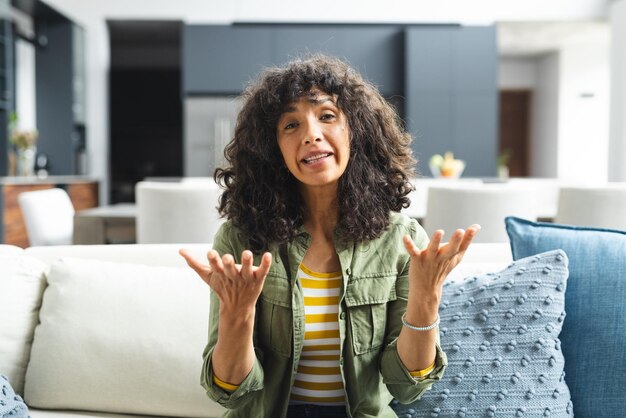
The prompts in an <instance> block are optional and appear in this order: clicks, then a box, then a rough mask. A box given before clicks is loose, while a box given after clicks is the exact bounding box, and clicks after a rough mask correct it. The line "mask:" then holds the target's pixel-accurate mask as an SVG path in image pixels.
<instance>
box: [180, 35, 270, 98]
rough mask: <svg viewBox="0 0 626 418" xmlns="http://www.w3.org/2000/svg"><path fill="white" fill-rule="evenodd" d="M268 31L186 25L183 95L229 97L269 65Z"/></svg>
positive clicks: (239, 90)
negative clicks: (225, 95)
mask: <svg viewBox="0 0 626 418" xmlns="http://www.w3.org/2000/svg"><path fill="white" fill-rule="evenodd" d="M270 39H271V36H270V29H269V28H256V27H247V26H208V25H191V26H190V25H186V26H185V27H184V29H183V58H182V60H183V67H182V68H183V92H184V93H186V94H208V95H210V94H232V93H239V92H241V91H242V90H243V87H244V86H245V84H246V83H247V82H248V81H249V80H250V79H251V78H253V77H254V76H255V75H257V74H258V72H259V71H260V70H261V69H262V68H263V67H265V66H267V65H270V64H271V56H272V54H271V42H270Z"/></svg>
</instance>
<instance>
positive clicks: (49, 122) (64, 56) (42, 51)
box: [35, 21, 76, 175]
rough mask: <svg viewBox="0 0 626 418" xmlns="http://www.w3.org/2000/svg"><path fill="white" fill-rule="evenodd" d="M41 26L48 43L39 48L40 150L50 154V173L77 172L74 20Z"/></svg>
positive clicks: (36, 57) (36, 70)
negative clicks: (75, 149)
mask: <svg viewBox="0 0 626 418" xmlns="http://www.w3.org/2000/svg"><path fill="white" fill-rule="evenodd" d="M41 30H42V32H41V34H43V35H45V36H47V38H48V44H47V45H46V47H45V48H36V49H35V54H36V55H35V80H36V89H37V104H36V109H37V129H38V130H39V140H38V142H37V151H38V152H42V153H45V154H47V155H48V158H49V161H50V170H49V172H50V174H57V175H58V174H75V170H76V167H75V157H74V140H73V138H72V131H73V128H74V120H73V115H74V114H73V110H72V105H73V103H74V91H73V81H74V80H73V71H72V68H73V54H72V45H73V38H72V36H73V30H72V23H71V22H69V21H62V22H54V23H49V24H47V25H45V26H42V29H41Z"/></svg>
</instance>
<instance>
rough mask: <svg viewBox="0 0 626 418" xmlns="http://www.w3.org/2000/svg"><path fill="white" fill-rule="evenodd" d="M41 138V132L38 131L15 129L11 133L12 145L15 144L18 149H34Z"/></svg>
mask: <svg viewBox="0 0 626 418" xmlns="http://www.w3.org/2000/svg"><path fill="white" fill-rule="evenodd" d="M38 137H39V132H37V131H36V130H32V131H29V130H20V129H14V130H13V131H11V137H10V140H11V143H12V144H14V145H15V146H16V147H18V148H28V147H32V146H33V145H35V144H36V143H37V138H38Z"/></svg>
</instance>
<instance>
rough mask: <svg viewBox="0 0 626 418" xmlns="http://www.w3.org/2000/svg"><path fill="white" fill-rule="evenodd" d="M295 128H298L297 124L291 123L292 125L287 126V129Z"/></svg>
mask: <svg viewBox="0 0 626 418" xmlns="http://www.w3.org/2000/svg"><path fill="white" fill-rule="evenodd" d="M295 127H296V123H295V122H290V123H288V124H286V125H285V129H293V128H295Z"/></svg>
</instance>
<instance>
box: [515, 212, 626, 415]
mask: <svg viewBox="0 0 626 418" xmlns="http://www.w3.org/2000/svg"><path fill="white" fill-rule="evenodd" d="M506 228H507V231H508V234H509V237H510V239H511V250H512V252H513V258H515V259H519V258H522V257H527V256H529V255H531V254H536V253H539V252H542V251H547V250H551V249H554V248H561V249H563V250H564V251H565V252H566V253H567V255H568V257H569V260H570V266H569V270H570V279H569V283H568V290H567V294H566V296H565V308H566V310H567V319H566V320H565V323H564V324H563V332H562V333H561V340H562V341H563V355H564V356H565V372H566V373H567V375H566V378H565V380H566V381H567V383H568V386H569V388H570V390H571V392H572V400H573V402H574V412H575V414H576V415H577V416H581V417H591V416H597V415H598V411H603V412H602V415H603V416H624V411H626V396H625V392H624V387H623V386H622V385H621V384H620V383H618V382H621V381H622V380H623V379H624V376H626V348H625V347H626V231H615V230H608V229H599V228H585V227H573V226H567V225H559V224H553V223H542V222H530V221H526V220H523V219H519V218H507V219H506Z"/></svg>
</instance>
